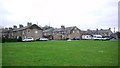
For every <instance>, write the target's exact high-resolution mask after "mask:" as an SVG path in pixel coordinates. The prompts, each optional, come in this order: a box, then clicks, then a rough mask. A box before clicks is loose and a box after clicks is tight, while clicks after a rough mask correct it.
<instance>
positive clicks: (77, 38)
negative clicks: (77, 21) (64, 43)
mask: <svg viewBox="0 0 120 68" xmlns="http://www.w3.org/2000/svg"><path fill="white" fill-rule="evenodd" d="M72 40H80V38H78V37H76V38H73V39H72Z"/></svg>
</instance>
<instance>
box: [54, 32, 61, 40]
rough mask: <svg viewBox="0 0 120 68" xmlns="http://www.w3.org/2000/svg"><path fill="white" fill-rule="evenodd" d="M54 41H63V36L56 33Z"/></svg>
mask: <svg viewBox="0 0 120 68" xmlns="http://www.w3.org/2000/svg"><path fill="white" fill-rule="evenodd" d="M53 39H54V40H61V39H62V35H61V34H60V33H55V34H54V35H53Z"/></svg>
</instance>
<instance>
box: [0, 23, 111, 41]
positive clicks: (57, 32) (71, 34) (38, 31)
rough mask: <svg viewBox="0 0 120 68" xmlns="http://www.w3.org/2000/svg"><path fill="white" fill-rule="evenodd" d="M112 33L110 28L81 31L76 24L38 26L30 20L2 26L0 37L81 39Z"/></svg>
mask: <svg viewBox="0 0 120 68" xmlns="http://www.w3.org/2000/svg"><path fill="white" fill-rule="evenodd" d="M112 34H113V33H112V31H111V28H109V29H100V30H98V29H96V30H89V29H88V30H87V31H83V30H80V29H79V28H77V27H76V26H72V27H65V26H64V25H62V26H61V28H53V27H50V26H45V27H39V26H38V25H36V24H32V23H30V22H28V23H27V26H23V25H19V28H17V26H15V25H14V26H13V28H11V27H10V28H4V29H2V37H4V38H10V39H12V38H19V37H22V38H28V37H33V38H34V39H38V38H42V37H46V38H48V39H51V40H52V39H54V40H63V39H74V38H79V39H82V36H83V35H84V36H85V35H87V36H88V35H89V36H92V35H102V36H111V35H112Z"/></svg>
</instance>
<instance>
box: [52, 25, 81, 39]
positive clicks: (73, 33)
mask: <svg viewBox="0 0 120 68" xmlns="http://www.w3.org/2000/svg"><path fill="white" fill-rule="evenodd" d="M80 36H81V33H80V29H79V28H77V27H76V26H73V27H65V26H63V25H62V26H61V28H56V29H55V30H54V31H53V38H54V39H56V40H60V39H67V38H69V39H73V38H80Z"/></svg>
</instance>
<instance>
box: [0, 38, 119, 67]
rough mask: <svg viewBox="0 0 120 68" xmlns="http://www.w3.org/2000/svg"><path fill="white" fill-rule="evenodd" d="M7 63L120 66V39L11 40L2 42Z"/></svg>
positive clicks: (5, 62) (4, 59) (4, 61)
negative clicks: (119, 53) (119, 43)
mask: <svg viewBox="0 0 120 68" xmlns="http://www.w3.org/2000/svg"><path fill="white" fill-rule="evenodd" d="M2 51H3V54H2V58H3V59H2V63H3V66H117V65H118V42H117V41H94V40H91V41H90V40H80V41H43V42H40V41H38V42H11V43H3V46H2Z"/></svg>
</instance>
